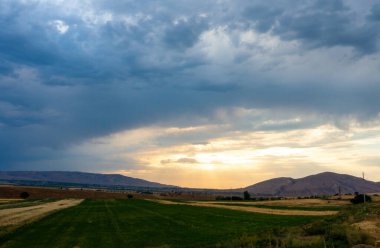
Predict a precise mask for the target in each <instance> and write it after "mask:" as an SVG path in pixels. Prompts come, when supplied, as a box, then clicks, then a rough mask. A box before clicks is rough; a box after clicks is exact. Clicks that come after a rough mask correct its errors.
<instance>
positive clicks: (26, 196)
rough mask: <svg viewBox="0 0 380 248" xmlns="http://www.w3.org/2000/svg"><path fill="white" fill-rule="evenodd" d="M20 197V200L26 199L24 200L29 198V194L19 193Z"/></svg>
mask: <svg viewBox="0 0 380 248" xmlns="http://www.w3.org/2000/svg"><path fill="white" fill-rule="evenodd" d="M20 197H21V198H22V199H26V198H28V197H29V193H28V192H21V193H20Z"/></svg>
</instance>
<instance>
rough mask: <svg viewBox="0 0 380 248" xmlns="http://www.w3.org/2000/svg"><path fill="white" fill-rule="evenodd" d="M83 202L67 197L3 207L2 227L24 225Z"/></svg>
mask: <svg viewBox="0 0 380 248" xmlns="http://www.w3.org/2000/svg"><path fill="white" fill-rule="evenodd" d="M81 202H82V200H81V199H67V200H61V201H56V202H49V203H44V204H40V205H36V206H30V207H22V208H9V209H3V210H0V227H6V226H18V225H22V224H25V223H28V222H31V221H33V220H36V219H39V218H41V217H43V216H46V215H47V214H49V213H52V212H54V211H57V210H60V209H64V208H68V207H72V206H75V205H77V204H79V203H81Z"/></svg>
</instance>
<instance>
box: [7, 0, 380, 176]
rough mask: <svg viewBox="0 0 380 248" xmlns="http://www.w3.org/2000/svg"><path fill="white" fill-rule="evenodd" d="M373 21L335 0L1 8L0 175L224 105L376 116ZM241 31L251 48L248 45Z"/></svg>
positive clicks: (205, 118)
mask: <svg viewBox="0 0 380 248" xmlns="http://www.w3.org/2000/svg"><path fill="white" fill-rule="evenodd" d="M72 9H76V10H77V11H71V10H72ZM379 13H380V12H379V5H375V4H372V6H371V8H370V11H369V13H362V12H361V10H360V9H355V8H354V7H353V6H351V5H349V4H344V3H343V2H342V1H307V2H304V1H296V2H293V1H292V2H290V1H282V2H278V1H270V2H268V3H265V4H264V3H262V1H257V2H249V3H248V2H246V1H235V2H230V1H220V2H218V3H215V1H192V3H191V4H189V3H187V2H184V1H168V2H165V3H162V2H161V1H119V2H112V3H110V2H109V1H89V2H88V3H78V2H76V1H67V2H65V4H63V6H58V5H55V4H54V3H52V2H51V3H49V2H39V1H30V2H17V1H2V2H1V3H0V25H1V27H2V28H1V29H0V57H1V59H0V137H1V139H0V168H1V169H12V168H14V167H15V165H16V164H17V166H18V167H17V168H20V164H23V165H24V166H25V168H27V166H28V163H29V162H28V161H37V162H36V163H38V161H40V160H44V159H48V158H49V156H50V155H49V154H54V156H53V155H51V156H52V158H51V159H52V160H59V154H60V153H59V152H57V151H59V150H61V149H67V148H68V147H70V146H72V145H74V144H78V143H81V142H83V141H85V140H88V139H91V138H94V137H99V136H103V135H108V134H111V133H114V132H118V131H122V130H126V129H131V128H136V127H139V126H143V125H151V124H154V123H160V124H164V125H172V124H173V123H179V122H180V120H186V121H188V122H189V123H191V122H194V123H195V122H213V121H216V120H217V117H216V114H215V113H216V112H217V110H219V109H228V108H233V107H245V108H248V109H249V108H259V109H260V108H263V109H280V110H281V111H284V112H287V113H289V115H292V114H293V113H297V114H300V115H302V114H303V113H316V114H319V115H323V116H329V117H328V118H327V119H329V118H331V119H334V120H335V121H336V122H337V123H338V122H339V119H340V118H341V117H345V116H353V118H357V119H359V120H368V119H371V118H377V117H378V113H379V111H380V107H379V106H380V104H379V103H380V102H379V99H380V93H379V92H380V89H379V82H378V78H379V77H377V76H380V75H378V72H377V74H376V70H377V69H376V68H378V65H379V64H380V62H379V60H378V59H376V58H377V57H378V54H379V51H378V49H379V47H378V43H379V34H378V32H377V30H378V28H379V22H378V20H379V18H378V17H379ZM358 16H364V18H359V17H358ZM56 20H60V21H61V22H62V23H64V24H65V25H67V26H68V29H67V30H66V31H65V32H61V31H60V30H59V29H57V27H56V26H54V25H52V23H54V21H56ZM250 31H251V32H254V33H255V35H256V36H257V37H259V38H257V37H256V38H255V39H256V40H255V39H253V38H252V39H253V41H250V40H249V41H245V40H244V39H243V38H242V37H243V36H244V35H245V34H246V33H247V32H250ZM260 35H263V37H264V38H262V39H263V42H262V43H260V42H259V41H258V39H261V38H260ZM265 37H267V38H265ZM268 37H269V38H268ZM276 39H277V43H279V44H277V43H275V44H274V45H271V44H272V43H271V42H273V41H272V40H276ZM247 42H250V43H249V44H248V43H247ZM291 42H295V43H296V45H294V44H293V43H291ZM276 44H277V45H276ZM269 45H271V46H269ZM268 46H269V47H268ZM342 47H343V49H342ZM346 48H348V49H346ZM213 49H215V51H214V50H213ZM352 50H353V51H354V52H352ZM313 51H320V53H318V54H322V55H323V56H325V57H322V55H320V56H321V58H320V61H321V62H320V64H318V67H316V66H315V62H313V61H311V60H312V59H315V60H319V58H316V56H314V55H313V54H312V53H313ZM331 53H336V54H337V55H338V56H333V55H330V54H331ZM310 54H311V55H310ZM318 56H319V55H318ZM329 56H330V57H329ZM331 60H333V62H334V63H332V62H331ZM330 62H331V63H332V64H331V66H330V65H324V63H330ZM331 67H334V70H333V71H337V72H339V73H340V74H339V75H333V73H332V72H331V71H329V69H331ZM335 67H336V68H335ZM373 68H375V69H376V70H375V69H373ZM305 69H307V70H309V71H306V72H305ZM330 74H331V75H330ZM295 75H296V76H295ZM346 75H347V76H346ZM349 76H350V77H349ZM351 76H352V77H351ZM376 78H377V79H376ZM260 121H262V122H264V121H265V120H260ZM260 121H258V122H260ZM310 125H311V124H310ZM280 126H281V128H300V127H298V126H297V124H284V125H280ZM238 127H239V124H236V128H238ZM256 127H257V128H259V127H260V128H262V129H271V128H272V129H276V128H280V127H274V126H273V125H272V126H271V125H267V124H263V123H257V125H256ZM205 136H207V134H205ZM190 141H191V142H204V141H203V140H199V138H198V137H193V138H191V137H190ZM38 151H45V152H44V153H43V152H38ZM57 154H58V155H57ZM65 163H70V162H68V161H65Z"/></svg>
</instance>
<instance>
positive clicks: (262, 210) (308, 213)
mask: <svg viewBox="0 0 380 248" xmlns="http://www.w3.org/2000/svg"><path fill="white" fill-rule="evenodd" d="M152 201H155V202H158V203H161V204H180V205H191V206H199V207H213V208H224V209H231V210H239V211H244V212H254V213H262V214H275V215H297V216H326V215H335V214H337V213H338V212H337V211H303V210H282V209H269V208H258V207H253V206H246V207H245V206H232V205H231V206H230V205H220V204H216V203H220V202H173V201H167V200H152ZM251 204H252V203H251Z"/></svg>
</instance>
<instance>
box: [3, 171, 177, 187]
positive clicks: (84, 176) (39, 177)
mask: <svg viewBox="0 0 380 248" xmlns="http://www.w3.org/2000/svg"><path fill="white" fill-rule="evenodd" d="M0 180H3V181H39V182H56V183H75V184H92V185H104V186H128V187H130V186H132V187H151V188H158V187H173V186H170V185H165V184H160V183H155V182H150V181H146V180H143V179H138V178H134V177H127V176H122V175H119V174H98V173H87V172H71V171H0Z"/></svg>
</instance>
